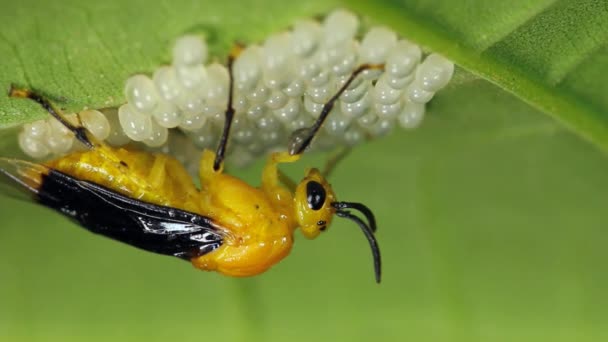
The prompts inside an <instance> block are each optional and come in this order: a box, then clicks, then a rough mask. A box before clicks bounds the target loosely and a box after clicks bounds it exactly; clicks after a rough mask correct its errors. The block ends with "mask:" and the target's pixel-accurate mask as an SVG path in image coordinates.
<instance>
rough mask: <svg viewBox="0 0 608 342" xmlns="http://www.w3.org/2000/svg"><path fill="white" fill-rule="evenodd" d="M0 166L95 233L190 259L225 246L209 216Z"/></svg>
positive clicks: (9, 164) (21, 166)
mask: <svg viewBox="0 0 608 342" xmlns="http://www.w3.org/2000/svg"><path fill="white" fill-rule="evenodd" d="M0 166H2V167H1V168H0V169H1V170H0V171H2V173H4V175H5V176H8V177H9V178H10V179H12V180H13V181H14V182H15V184H16V185H18V186H19V187H21V188H22V189H23V190H26V191H25V192H27V193H30V194H31V195H32V196H33V199H34V201H36V202H38V203H40V204H42V205H45V206H47V207H50V208H53V209H55V210H57V211H59V212H61V213H62V214H64V215H66V216H68V217H70V218H72V219H73V220H75V221H76V222H78V223H79V224H80V225H81V226H82V227H84V228H86V229H87V230H89V231H91V232H93V233H96V234H100V235H104V236H107V237H109V238H112V239H115V240H118V241H121V242H124V243H126V244H129V245H132V246H135V247H138V248H141V249H144V250H147V251H150V252H154V253H159V254H165V255H172V256H176V257H179V258H182V259H186V260H189V259H191V258H193V257H197V256H200V255H203V254H206V253H209V252H211V251H213V250H214V249H216V248H218V247H219V246H221V244H222V242H223V239H222V232H221V231H220V230H219V229H218V227H217V226H216V225H215V224H214V223H213V221H212V220H211V219H210V218H208V217H204V216H201V215H197V214H194V213H191V212H187V211H183V210H180V209H176V208H171V207H165V206H160V205H155V204H150V203H146V202H142V201H139V200H136V199H132V198H129V197H127V196H124V195H122V194H120V193H118V192H116V191H113V190H111V189H108V188H106V187H103V186H100V185H98V184H95V183H92V182H88V181H83V180H79V179H76V178H74V177H72V176H69V175H67V174H64V173H62V172H59V171H55V170H52V169H49V168H46V167H44V166H41V165H39V164H34V163H29V162H25V161H19V160H8V159H3V160H2V163H0ZM26 175H27V176H26ZM32 175H35V176H36V177H32ZM34 180H36V182H35V183H34Z"/></svg>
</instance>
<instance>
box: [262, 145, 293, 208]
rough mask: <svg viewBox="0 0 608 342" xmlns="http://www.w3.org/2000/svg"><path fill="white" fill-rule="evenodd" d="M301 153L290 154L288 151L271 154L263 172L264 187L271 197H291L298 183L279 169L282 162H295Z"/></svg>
mask: <svg viewBox="0 0 608 342" xmlns="http://www.w3.org/2000/svg"><path fill="white" fill-rule="evenodd" d="M299 159H300V155H299V154H298V155H290V154H289V153H288V152H275V153H272V154H271V155H270V157H269V158H268V161H267V162H266V166H264V171H263V172H262V189H263V190H264V192H265V193H266V194H268V195H270V196H269V198H283V199H287V198H289V199H291V196H292V193H293V192H294V191H295V187H296V183H295V182H294V181H293V180H291V179H290V178H289V177H288V176H287V175H285V174H284V173H283V172H281V170H279V168H278V165H279V164H281V163H293V162H296V161H298V160H299Z"/></svg>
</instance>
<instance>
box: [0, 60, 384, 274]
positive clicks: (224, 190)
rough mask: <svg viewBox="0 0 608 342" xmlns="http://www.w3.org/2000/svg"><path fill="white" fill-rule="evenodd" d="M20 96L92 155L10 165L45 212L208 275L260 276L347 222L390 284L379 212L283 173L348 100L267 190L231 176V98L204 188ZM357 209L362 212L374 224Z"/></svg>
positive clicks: (323, 184)
mask: <svg viewBox="0 0 608 342" xmlns="http://www.w3.org/2000/svg"><path fill="white" fill-rule="evenodd" d="M229 65H230V66H231V61H230V62H229ZM355 76H356V74H353V76H352V78H354V77H355ZM345 88H346V86H345V87H344V89H345ZM231 89H232V80H231ZM342 91H343V90H342ZM231 92H232V90H231ZM10 96H12V97H19V98H29V99H31V100H34V101H36V102H38V103H39V104H41V105H42V106H43V107H44V108H45V109H46V110H47V111H49V113H50V114H51V115H53V116H54V117H55V118H56V119H57V120H59V121H60V122H61V123H62V124H63V125H65V126H66V127H67V128H68V129H69V130H70V131H71V132H72V133H73V134H74V135H75V136H76V138H77V139H78V141H79V142H80V143H81V144H82V145H84V147H85V148H84V149H83V151H81V152H74V153H71V154H68V155H66V156H63V157H60V158H58V159H55V160H51V161H48V162H45V163H40V164H39V163H33V162H29V161H24V160H17V159H9V158H0V174H2V175H4V176H5V177H6V178H7V179H9V180H10V181H11V182H12V183H13V184H17V185H18V187H19V188H20V189H22V190H25V191H26V192H27V193H29V194H30V195H31V198H32V199H33V200H34V201H35V202H38V203H40V204H42V205H44V206H47V207H49V208H52V209H54V210H56V211H58V212H60V213H62V214H63V215H66V216H68V217H70V218H71V219H73V220H75V221H76V222H78V223H79V224H80V225H81V226H82V227H84V228H86V229H87V230H89V231H91V232H93V233H96V234H100V235H104V236H107V237H109V238H112V239H115V240H118V241H121V242H124V243H126V244H129V245H132V246H135V247H138V248H141V249H144V250H147V251H150V252H154V253H159V254H165V255H171V256H175V257H178V258H181V259H185V260H188V261H190V262H191V263H192V264H193V265H194V266H195V267H197V268H199V269H202V270H207V271H217V272H220V273H222V274H226V275H230V276H253V275H256V274H259V273H262V272H264V271H266V270H268V269H269V268H270V267H271V266H273V265H274V264H276V263H277V262H279V261H280V260H282V259H283V258H284V257H286V256H287V255H288V254H289V252H290V250H291V248H292V245H293V241H294V232H295V230H296V228H298V227H300V228H301V230H302V232H303V234H304V235H305V236H306V237H308V238H315V237H317V236H318V235H319V234H320V233H321V232H322V231H325V230H326V229H327V227H329V225H330V224H331V221H332V218H333V216H334V215H338V216H341V217H346V218H349V219H351V220H353V221H355V222H356V223H357V224H358V225H359V226H360V227H361V228H362V229H363V231H364V233H365V235H366V237H367V238H368V240H369V242H370V245H371V248H372V252H373V255H374V266H375V274H376V280H377V281H378V282H379V281H380V254H379V249H378V245H377V242H376V240H375V237H374V232H375V229H376V223H375V219H374V217H373V215H372V213H371V211H370V210H369V209H368V208H367V207H365V206H363V205H362V204H358V203H350V202H338V201H337V200H336V196H335V194H334V192H333V190H332V188H331V186H330V184H329V183H328V182H327V181H326V180H325V178H324V177H323V175H322V174H321V172H319V171H318V170H317V169H310V170H308V171H307V172H306V174H305V177H304V178H303V180H302V181H300V182H299V183H297V184H296V183H294V182H292V181H291V180H288V179H287V178H286V177H285V176H284V175H283V174H281V172H280V171H279V169H278V165H279V164H281V163H292V162H295V161H297V160H298V159H299V158H300V156H301V153H302V152H303V151H304V150H305V148H306V146H307V145H308V144H310V141H311V140H312V138H313V136H314V134H315V133H316V132H317V131H318V127H320V125H321V124H322V121H323V120H324V118H325V117H326V116H327V114H328V113H329V111H330V110H331V106H333V101H335V98H337V97H338V96H339V93H338V94H336V96H334V100H333V101H332V102H331V103H329V104H328V105H327V106H328V109H327V110H326V111H325V112H326V113H325V114H322V115H321V116H320V119H321V120H319V121H318V122H317V123H316V124H317V126H318V127H317V128H316V129H315V128H314V127H312V128H310V129H307V130H303V131H301V132H296V134H295V135H294V139H293V140H294V143H293V144H292V145H293V146H292V151H290V152H287V151H286V152H276V153H273V154H271V155H270V156H269V159H268V161H267V163H266V166H265V168H264V170H263V173H262V181H261V186H260V187H253V186H251V185H249V184H247V183H245V182H244V181H242V180H240V179H238V178H236V177H233V176H231V175H229V174H226V173H224V171H223V153H224V150H225V145H226V143H227V140H228V139H227V138H228V133H229V129H230V123H231V121H232V116H233V113H234V110H233V109H232V96H230V97H229V103H228V109H227V112H226V125H225V127H224V132H223V136H222V139H221V142H220V147H218V152H217V153H214V152H212V151H209V150H205V151H203V154H202V158H201V160H200V167H199V177H200V188H197V187H196V186H195V184H194V182H193V180H192V178H191V176H190V175H189V174H188V173H187V171H186V170H185V168H184V167H183V166H182V165H181V164H180V163H179V162H178V161H177V160H175V159H174V158H172V157H171V156H168V155H165V154H154V153H150V152H145V151H140V150H134V149H129V148H121V147H111V146H109V145H107V144H105V143H103V142H99V141H96V140H95V139H94V137H93V136H92V135H91V134H90V133H89V132H88V131H87V130H86V129H85V128H84V127H82V126H74V125H72V124H71V123H69V122H67V121H66V120H65V119H64V118H63V116H62V114H61V113H60V112H59V111H58V110H57V109H56V108H55V107H54V106H53V105H52V104H51V103H50V102H49V101H48V100H46V99H45V98H43V97H42V96H40V95H38V94H36V93H35V92H32V91H30V90H27V89H20V88H12V89H11V92H10ZM294 150H296V151H295V152H294ZM347 209H356V210H359V211H361V212H362V213H363V214H364V216H365V217H366V221H367V222H366V221H364V220H362V219H360V218H358V217H357V216H355V215H353V214H351V213H350V212H349V211H348V210H347Z"/></svg>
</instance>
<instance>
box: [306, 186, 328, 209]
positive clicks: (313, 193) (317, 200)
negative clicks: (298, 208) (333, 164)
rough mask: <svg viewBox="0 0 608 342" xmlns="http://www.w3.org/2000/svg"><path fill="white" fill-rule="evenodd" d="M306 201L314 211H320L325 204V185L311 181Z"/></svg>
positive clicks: (307, 189)
mask: <svg viewBox="0 0 608 342" xmlns="http://www.w3.org/2000/svg"><path fill="white" fill-rule="evenodd" d="M306 201H308V206H309V207H310V209H312V210H319V209H321V208H322V207H323V203H325V189H323V185H321V184H319V183H318V182H315V181H310V182H308V183H307V184H306Z"/></svg>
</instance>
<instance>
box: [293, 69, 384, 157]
mask: <svg viewBox="0 0 608 342" xmlns="http://www.w3.org/2000/svg"><path fill="white" fill-rule="evenodd" d="M371 69H376V70H382V69H384V64H363V65H361V66H359V67H358V68H357V69H355V71H353V73H352V74H351V75H350V77H349V78H348V79H347V80H346V82H345V83H344V84H343V85H342V87H341V88H340V89H339V90H338V91H337V92H336V93H335V94H334V96H332V97H331V98H330V99H329V101H327V102H326V103H325V104H324V105H323V108H322V109H321V114H320V115H319V117H318V118H317V120H316V121H315V122H314V123H313V124H312V126H310V127H306V128H301V129H299V130H297V131H295V132H293V134H292V135H291V138H290V141H289V154H291V155H296V154H302V152H304V150H306V148H307V147H308V146H310V143H311V142H312V139H313V138H314V137H315V135H316V134H317V132H319V129H320V128H321V126H322V125H323V122H325V119H326V118H327V116H328V115H329V113H330V112H331V110H332V109H333V108H334V105H335V104H336V101H338V99H339V98H340V96H341V95H342V93H344V92H345V91H346V89H347V88H348V86H350V84H351V83H352V82H353V81H354V80H355V78H356V77H357V76H358V75H359V74H360V73H362V72H363V71H365V70H371Z"/></svg>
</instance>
